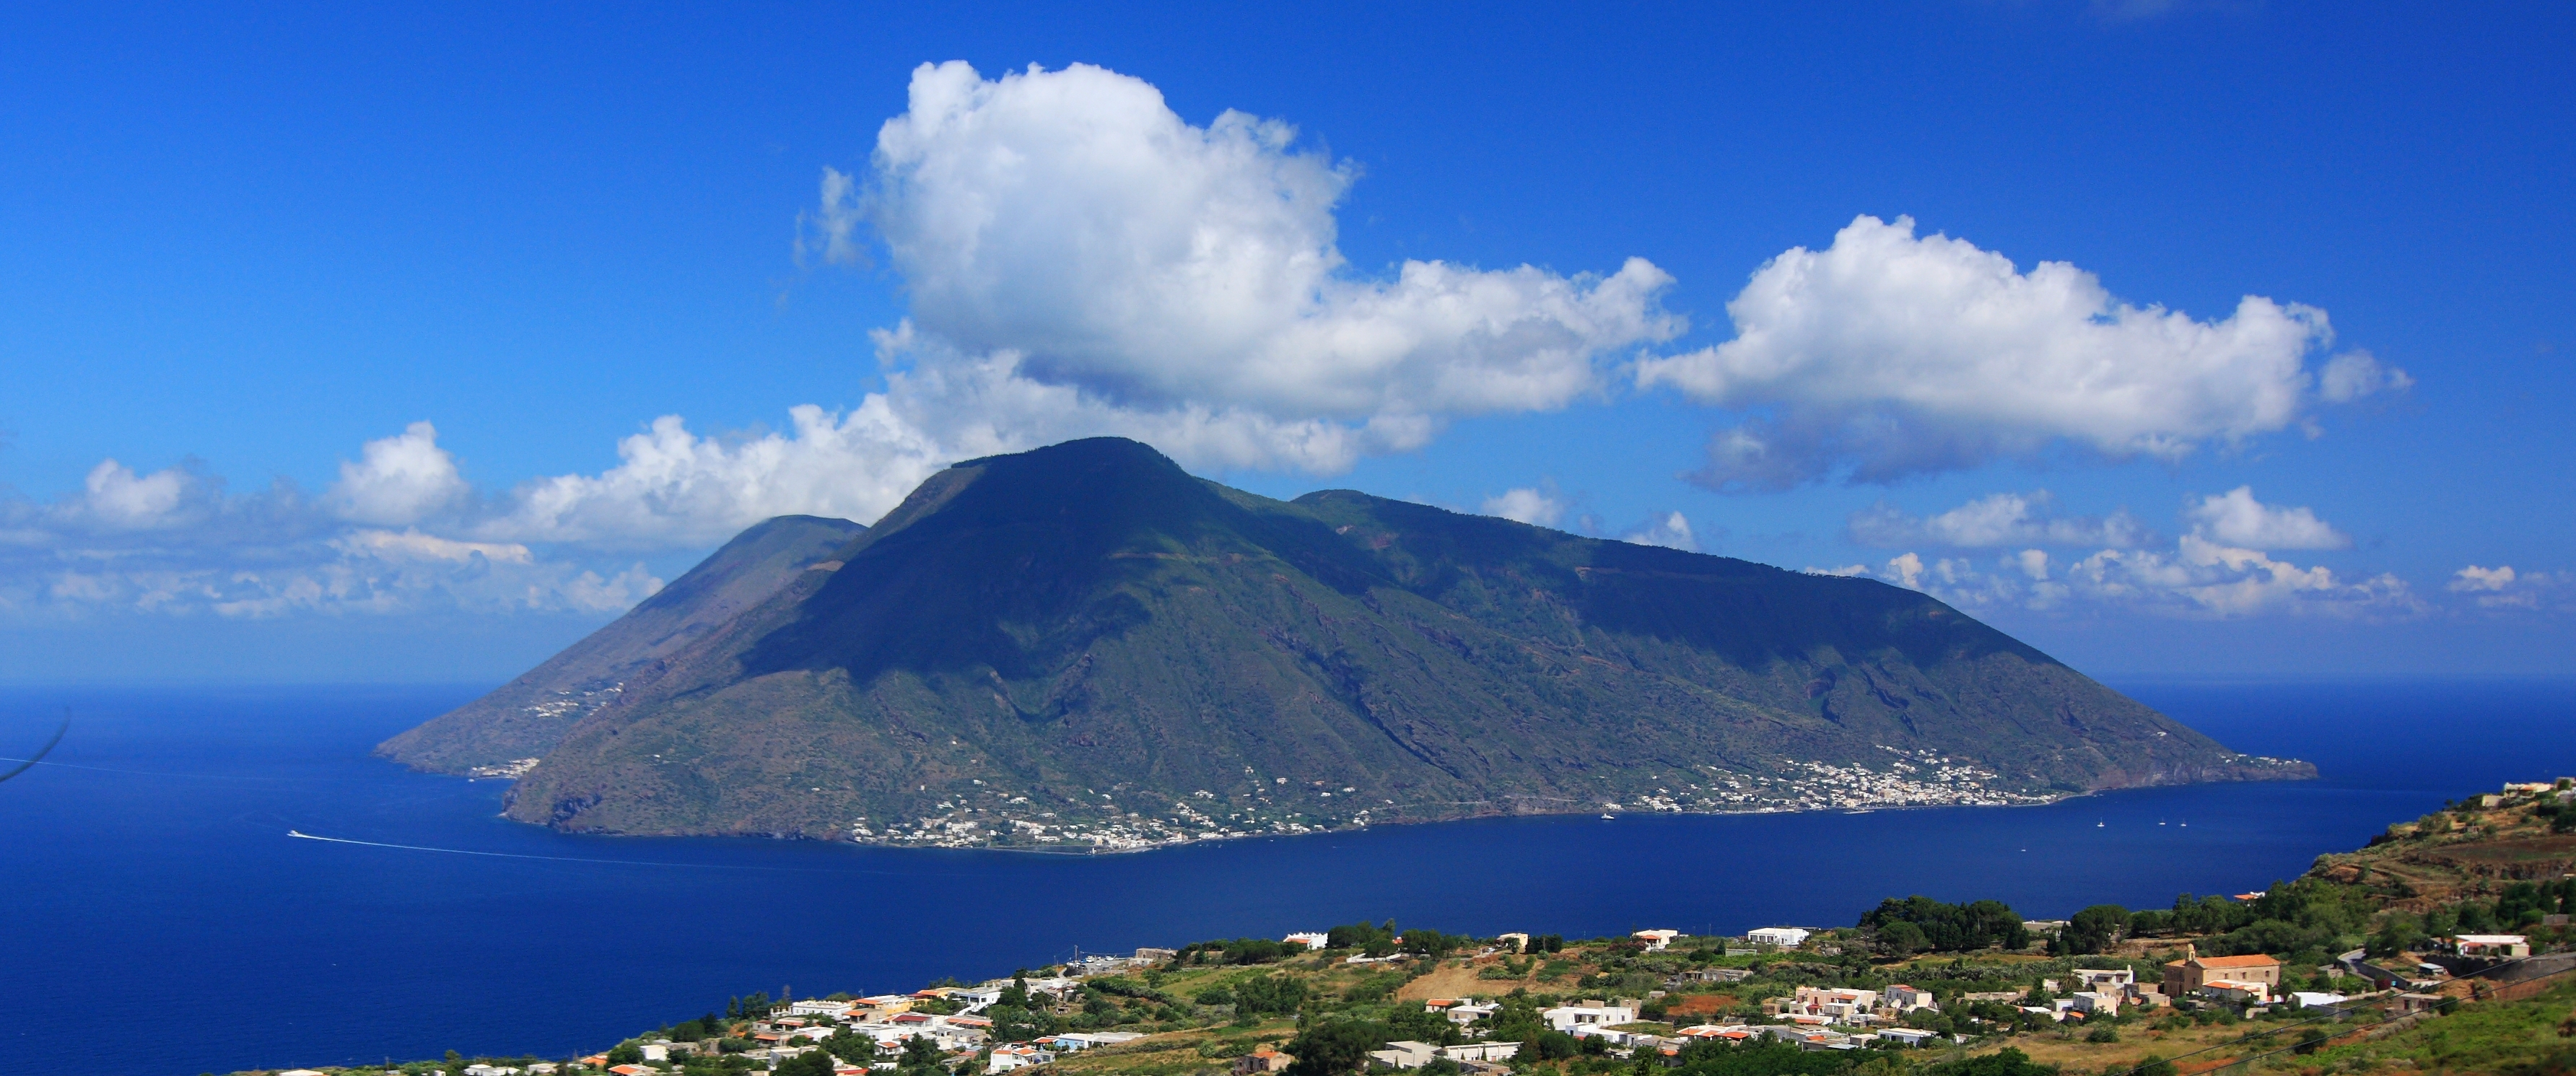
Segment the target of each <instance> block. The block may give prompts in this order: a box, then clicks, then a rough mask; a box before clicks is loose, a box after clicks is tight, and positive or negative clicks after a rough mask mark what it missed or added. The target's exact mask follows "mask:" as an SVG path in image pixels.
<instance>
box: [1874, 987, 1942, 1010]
mask: <svg viewBox="0 0 2576 1076" xmlns="http://www.w3.org/2000/svg"><path fill="white" fill-rule="evenodd" d="M1887 1007H1888V1008H1891V1009H1894V1010H1896V1011H1898V1012H1900V1013H1907V1012H1913V1011H1914V1010H1916V1009H1930V1010H1932V1011H1933V1012H1940V1011H1941V1006H1940V1005H1938V1004H1936V1003H1934V1002H1933V1000H1932V992H1931V991H1929V990H1924V989H1920V988H1917V987H1911V986H1907V985H1905V984H1904V983H1897V984H1895V985H1893V986H1890V987H1888V988H1887Z"/></svg>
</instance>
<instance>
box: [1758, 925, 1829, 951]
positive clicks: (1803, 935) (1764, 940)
mask: <svg viewBox="0 0 2576 1076" xmlns="http://www.w3.org/2000/svg"><path fill="white" fill-rule="evenodd" d="M1811 933H1813V931H1809V930H1806V929H1804V928H1801V927H1763V928H1761V929H1759V930H1748V931H1745V932H1744V940H1746V941H1749V942H1752V943H1753V944H1755V945H1777V946H1779V947H1781V948H1783V949H1795V948H1797V947H1799V946H1801V945H1805V944H1807V936H1808V935H1809V934H1811Z"/></svg>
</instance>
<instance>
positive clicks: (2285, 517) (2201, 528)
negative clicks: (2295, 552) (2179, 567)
mask: <svg viewBox="0 0 2576 1076" xmlns="http://www.w3.org/2000/svg"><path fill="white" fill-rule="evenodd" d="M2183 518H2184V519H2186V520H2189V521H2190V522H2191V524H2192V527H2193V529H2194V530H2195V531H2196V532H2198V533H2200V534H2204V535H2206V536H2208V537H2209V538H2210V539H2211V540H2213V541H2216V542H2223V543H2225V544H2228V545H2236V546H2251V547H2253V548H2256V549H2349V548H2352V539H2351V537H2349V536H2347V535H2345V534H2344V533H2343V532H2342V531H2339V530H2336V529H2334V528H2333V527H2331V526H2328V525H2327V524H2326V521H2324V520H2322V519H2318V518H2317V514H2316V512H2314V511H2313V510H2310V509H2308V508H2304V507H2301V508H2282V507H2277V506H2274V505H2268V504H2264V503H2263V502H2261V501H2258V500H2255V499H2254V490H2253V487H2250V486H2238V487H2236V488H2235V489H2232V490H2229V491H2227V492H2225V493H2220V494H2215V495H2212V496H2208V497H2203V498H2201V499H2200V503H2198V504H2195V505H2192V506H2190V507H2189V508H2187V509H2185V510H2184V511H2183Z"/></svg>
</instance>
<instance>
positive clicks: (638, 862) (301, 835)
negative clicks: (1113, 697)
mask: <svg viewBox="0 0 2576 1076" xmlns="http://www.w3.org/2000/svg"><path fill="white" fill-rule="evenodd" d="M286 835H287V836H289V837H293V838H296V839H298V840H306V841H324V842H327V843H330V844H356V845H364V846H366V847H369V848H396V849H400V850H402V851H406V852H438V853H441V854H444V855H451V856H490V857H492V858H495V859H541V860H546V861H549V862H554V863H599V864H605V865H607V866H612V867H683V868H692V869H696V870H714V871H777V872H784V873H789V874H883V875H888V876H893V875H906V876H909V877H922V875H919V874H916V873H908V872H904V871H871V870H832V869H829V868H823V867H762V866H755V865H752V864H748V863H657V862H654V861H651V860H643V859H584V858H581V857H579V856H539V855H529V854H527V853H524V852H477V851H475V850H473V849H470V848H433V847H431V846H429V845H425V844H387V843H385V842H383V841H361V840H353V839H351V838H348V837H323V836H318V835H315V834H311V833H306V832H304V831H302V830H295V829H290V830H287V831H286Z"/></svg>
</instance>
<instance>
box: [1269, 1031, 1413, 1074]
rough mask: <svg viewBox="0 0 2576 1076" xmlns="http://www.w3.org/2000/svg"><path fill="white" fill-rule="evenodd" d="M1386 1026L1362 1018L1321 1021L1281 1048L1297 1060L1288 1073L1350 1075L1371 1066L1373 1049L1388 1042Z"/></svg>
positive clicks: (1290, 1066) (1289, 1067)
mask: <svg viewBox="0 0 2576 1076" xmlns="http://www.w3.org/2000/svg"><path fill="white" fill-rule="evenodd" d="M1386 1042H1387V1039H1386V1035H1385V1029H1384V1028H1383V1027H1381V1026H1379V1025H1377V1024H1371V1023H1367V1022H1364V1021H1359V1020H1325V1021H1319V1022H1317V1023H1315V1024H1313V1025H1311V1026H1309V1027H1308V1028H1307V1029H1306V1030H1304V1031H1301V1032H1299V1033H1298V1034H1297V1037H1296V1038H1293V1039H1290V1040H1288V1045H1287V1046H1285V1047H1282V1048H1281V1049H1282V1050H1283V1051H1284V1052H1285V1053H1287V1054H1288V1056H1290V1057H1294V1058H1296V1059H1297V1060H1296V1061H1295V1062H1294V1063H1292V1064H1290V1065H1289V1066H1288V1076H1349V1074H1351V1073H1357V1072H1363V1071H1366V1070H1367V1068H1368V1061H1369V1056H1368V1055H1369V1051H1371V1050H1375V1049H1377V1048H1379V1047H1381V1046H1384V1045H1386Z"/></svg>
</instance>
